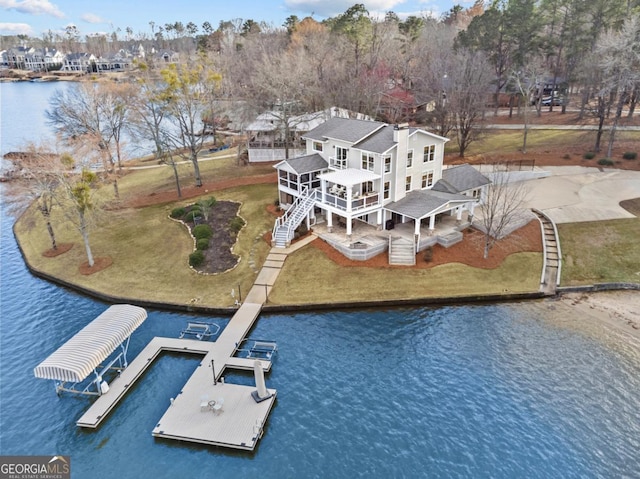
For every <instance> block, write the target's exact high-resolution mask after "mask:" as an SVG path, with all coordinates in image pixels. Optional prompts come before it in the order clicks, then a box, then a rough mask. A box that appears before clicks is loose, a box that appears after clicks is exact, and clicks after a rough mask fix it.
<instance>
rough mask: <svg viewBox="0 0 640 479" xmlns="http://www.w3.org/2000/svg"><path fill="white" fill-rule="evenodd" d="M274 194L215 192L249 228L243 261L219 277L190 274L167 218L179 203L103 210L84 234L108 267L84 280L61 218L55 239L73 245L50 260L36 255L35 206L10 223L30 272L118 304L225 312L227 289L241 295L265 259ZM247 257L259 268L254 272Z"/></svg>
mask: <svg viewBox="0 0 640 479" xmlns="http://www.w3.org/2000/svg"><path fill="white" fill-rule="evenodd" d="M211 195H212V193H207V194H205V195H203V196H204V197H209V196H211ZM275 195H276V186H275V185H263V184H260V185H252V186H245V187H239V188H233V189H229V190H224V191H217V192H215V194H214V196H215V197H216V198H217V199H219V200H233V201H237V202H240V203H242V206H241V208H240V213H239V214H240V216H242V217H243V218H244V219H245V220H246V222H247V226H246V227H245V228H244V229H243V230H242V231H241V232H240V235H239V236H238V241H237V243H236V245H235V247H234V252H235V253H236V254H239V255H240V256H241V261H240V263H239V264H238V266H237V267H236V268H235V269H233V270H231V271H229V272H227V273H224V274H218V275H203V274H198V273H196V272H195V271H193V270H192V269H191V268H189V265H188V256H189V254H190V253H191V252H192V251H193V242H192V239H191V237H190V236H189V234H188V233H187V230H186V228H185V227H184V226H183V225H181V224H180V223H177V222H175V221H173V220H171V219H169V218H168V215H169V212H170V211H171V209H172V208H174V207H175V206H177V205H178V204H179V203H173V204H167V205H159V206H152V207H147V208H135V209H134V208H129V209H122V210H115V211H105V212H103V213H102V216H101V221H100V226H98V227H96V228H94V229H93V230H92V231H91V233H90V243H91V249H92V252H93V255H94V257H96V258H97V257H105V256H108V257H110V258H111V259H112V260H113V264H112V265H111V266H110V267H108V268H106V269H104V270H102V271H99V272H97V273H94V274H91V275H86V276H85V275H82V274H80V272H79V265H80V264H81V263H82V262H84V261H86V254H85V250H84V246H83V243H82V241H81V238H80V235H79V233H78V232H77V231H76V230H75V229H73V226H72V225H71V224H70V223H65V222H64V219H63V218H61V217H60V215H59V212H58V215H56V216H55V217H54V218H53V225H54V228H55V231H56V237H57V241H58V242H59V243H66V242H71V243H74V247H73V248H72V249H71V250H70V251H68V252H67V253H65V254H62V255H60V256H57V257H54V258H45V257H44V256H42V253H43V252H44V251H45V250H47V249H48V248H50V243H49V238H48V235H47V233H46V229H45V226H44V223H43V221H42V219H41V217H40V214H39V213H38V212H37V211H35V210H34V209H33V208H32V209H31V210H30V211H28V212H27V213H25V214H24V215H23V216H22V218H20V220H19V221H18V222H17V223H16V233H17V235H18V238H19V240H20V244H21V246H22V248H23V250H24V251H25V255H26V256H27V258H28V260H29V262H30V263H31V265H32V266H33V267H34V268H35V269H37V270H39V271H42V272H44V273H47V274H49V275H52V276H55V277H60V278H63V279H64V280H66V281H68V282H70V283H72V284H76V285H78V286H81V287H83V288H88V289H91V290H96V291H100V292H101V293H104V294H106V295H109V296H113V297H117V298H120V299H121V300H123V301H125V300H128V299H129V300H133V299H142V300H147V301H159V302H163V303H170V304H176V305H182V306H184V305H190V304H196V305H199V306H206V307H229V306H232V304H233V298H232V297H231V290H232V289H235V291H236V292H237V291H238V289H240V291H242V292H244V293H246V292H247V291H248V290H249V288H250V287H251V285H252V284H253V281H254V279H255V277H256V276H257V269H255V268H257V267H259V266H260V265H262V263H263V262H264V260H265V258H266V256H267V254H268V251H269V249H270V248H269V245H268V244H267V243H265V242H264V241H263V240H262V235H263V234H264V233H265V232H266V231H270V230H271V227H272V224H273V217H272V216H271V215H270V214H269V213H268V212H267V211H266V204H267V203H269V202H270V201H265V199H271V198H274V197H275ZM193 201H194V199H192V200H188V201H182V202H180V203H181V204H186V203H190V202H193ZM249 259H251V264H255V265H257V266H256V267H255V268H252V266H251V264H250V261H249ZM244 293H243V294H244Z"/></svg>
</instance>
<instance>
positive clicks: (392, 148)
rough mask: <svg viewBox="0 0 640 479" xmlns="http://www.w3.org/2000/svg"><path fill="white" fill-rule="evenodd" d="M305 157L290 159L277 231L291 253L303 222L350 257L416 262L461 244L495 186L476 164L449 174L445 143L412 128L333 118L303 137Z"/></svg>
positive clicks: (283, 164)
mask: <svg viewBox="0 0 640 479" xmlns="http://www.w3.org/2000/svg"><path fill="white" fill-rule="evenodd" d="M302 139H303V141H304V144H305V147H306V154H304V155H302V156H298V157H295V158H291V159H285V160H283V161H280V162H279V163H277V164H276V165H275V166H274V167H275V168H276V170H277V172H278V201H279V204H280V206H281V207H282V208H283V209H284V210H286V212H285V214H284V216H282V217H280V218H278V220H277V221H276V224H275V226H274V229H273V236H272V241H273V244H274V246H276V247H286V246H287V245H289V244H290V242H291V240H292V239H293V237H294V232H295V230H296V228H298V227H299V225H300V224H302V223H303V222H305V224H306V226H307V227H308V228H309V227H313V229H314V232H315V233H316V234H317V235H318V236H320V237H321V238H322V239H323V240H325V241H327V242H328V243H329V244H331V245H332V246H333V247H334V248H336V249H338V250H339V251H341V252H342V253H343V254H345V255H346V256H347V257H349V258H351V259H360V260H366V259H369V258H371V257H373V256H375V255H377V254H379V253H381V252H383V251H385V250H388V251H389V261H390V263H398V264H413V262H415V254H416V253H417V252H418V251H421V250H423V249H426V248H428V247H429V246H433V245H434V244H436V243H439V244H442V245H443V246H450V245H452V244H455V243H456V242H458V241H461V240H462V232H461V231H462V230H463V229H464V228H466V227H468V226H469V225H470V223H471V221H472V219H473V212H474V208H475V206H476V205H477V204H479V202H480V201H481V198H482V193H483V189H484V188H485V187H486V185H488V184H489V180H488V179H487V178H486V177H485V176H483V175H482V174H480V173H479V172H478V171H477V170H476V169H475V168H473V167H472V166H470V165H459V166H454V167H450V168H443V158H444V146H445V143H446V142H447V141H448V139H447V138H444V137H441V136H438V135H436V134H434V133H431V132H428V131H426V130H423V129H420V128H413V127H409V126H408V125H402V124H400V125H390V124H386V123H382V122H377V121H367V120H357V119H345V118H331V119H329V120H327V121H326V122H324V123H322V124H321V125H319V126H318V127H316V128H314V129H313V130H311V131H309V132H308V133H306V134H305V135H304V136H303V137H302Z"/></svg>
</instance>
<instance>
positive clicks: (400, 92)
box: [378, 85, 429, 123]
mask: <svg viewBox="0 0 640 479" xmlns="http://www.w3.org/2000/svg"><path fill="white" fill-rule="evenodd" d="M428 108H429V103H428V102H420V101H418V100H416V98H415V96H414V94H413V93H411V92H410V91H408V90H406V89H405V88H403V87H402V86H399V85H398V86H395V87H393V88H391V89H389V90H388V91H385V92H383V93H382V94H381V96H380V103H379V105H378V115H379V116H380V118H382V119H383V120H384V121H386V122H389V123H398V122H405V121H414V120H416V117H417V115H418V113H419V112H420V111H427V110H428Z"/></svg>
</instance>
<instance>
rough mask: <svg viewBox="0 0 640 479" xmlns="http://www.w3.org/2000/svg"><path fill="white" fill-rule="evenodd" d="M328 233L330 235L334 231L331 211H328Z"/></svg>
mask: <svg viewBox="0 0 640 479" xmlns="http://www.w3.org/2000/svg"><path fill="white" fill-rule="evenodd" d="M327 231H329V233H331V232H332V231H333V213H332V212H331V210H327Z"/></svg>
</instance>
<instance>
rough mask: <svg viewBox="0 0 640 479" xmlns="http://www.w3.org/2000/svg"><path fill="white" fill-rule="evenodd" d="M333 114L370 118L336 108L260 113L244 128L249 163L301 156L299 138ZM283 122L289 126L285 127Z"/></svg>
mask: <svg viewBox="0 0 640 479" xmlns="http://www.w3.org/2000/svg"><path fill="white" fill-rule="evenodd" d="M335 117H337V118H358V119H366V120H368V119H370V118H369V117H367V116H366V115H362V114H361V113H355V112H352V111H349V110H346V109H344V108H337V107H333V108H327V109H326V110H323V111H317V112H315V113H305V114H303V115H291V116H289V117H288V118H287V115H286V114H284V113H283V112H281V111H277V110H273V111H268V112H265V113H263V114H261V115H259V116H258V117H257V118H256V119H255V120H254V121H253V122H252V123H250V124H249V125H248V126H247V127H246V128H245V131H246V132H247V138H248V142H247V152H248V154H249V163H258V162H267V161H277V160H281V159H282V158H292V157H295V156H300V155H303V154H304V153H305V152H306V146H305V142H304V141H303V140H302V137H303V136H304V135H305V134H306V133H307V132H309V131H311V130H313V129H314V128H316V127H317V126H318V125H320V124H322V123H324V122H325V121H327V120H328V119H329V118H335ZM285 121H286V122H287V124H288V128H285Z"/></svg>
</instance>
